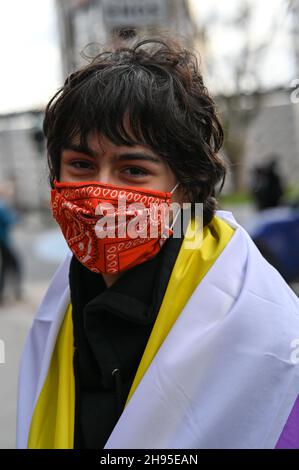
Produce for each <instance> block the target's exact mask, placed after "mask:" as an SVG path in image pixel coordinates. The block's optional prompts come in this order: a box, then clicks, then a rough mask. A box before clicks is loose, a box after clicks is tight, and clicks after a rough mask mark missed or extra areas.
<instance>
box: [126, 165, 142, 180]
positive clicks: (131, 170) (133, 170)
mask: <svg viewBox="0 0 299 470" xmlns="http://www.w3.org/2000/svg"><path fill="white" fill-rule="evenodd" d="M122 172H123V173H126V174H127V175H129V176H134V177H135V176H137V177H140V176H147V175H148V172H147V171H146V170H144V169H141V168H138V167H136V166H130V167H128V168H125V169H124V170H122Z"/></svg>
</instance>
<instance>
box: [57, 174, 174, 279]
mask: <svg viewBox="0 0 299 470" xmlns="http://www.w3.org/2000/svg"><path fill="white" fill-rule="evenodd" d="M54 188H55V189H53V190H52V191H51V208H52V213H53V217H54V218H55V219H56V221H57V222H58V224H59V226H60V228H61V231H62V233H63V236H64V238H65V239H66V242H67V244H68V246H69V248H70V249H71V250H72V252H73V253H74V255H75V256H76V257H77V259H78V260H79V261H80V262H81V263H82V264H83V265H84V266H86V267H87V268H88V269H90V270H91V271H93V272H96V273H118V272H121V271H125V270H127V269H130V268H132V267H133V266H135V265H137V264H139V263H142V262H144V261H147V260H149V259H151V258H152V257H153V256H155V255H156V254H157V253H158V251H159V250H160V248H161V246H162V245H163V243H164V241H165V239H166V238H167V237H168V236H170V235H171V234H172V230H171V229H168V228H166V226H165V225H164V218H163V216H161V214H162V213H163V211H159V210H157V207H161V206H163V205H164V207H165V206H166V207H167V208H168V207H169V205H170V201H171V193H167V192H159V191H154V190H147V189H143V188H132V187H128V186H126V187H123V186H114V185H110V184H106V183H105V184H104V183H97V182H87V183H59V182H57V181H55V182H54ZM120 202H121V203H122V205H120ZM107 203H109V204H110V205H111V206H113V208H114V214H113V217H114V219H115V226H116V227H117V226H118V220H119V219H120V216H121V215H122V216H125V220H126V225H128V223H129V222H130V221H132V220H133V218H134V217H136V215H137V212H138V210H140V209H138V210H134V209H132V207H133V206H132V205H133V204H136V205H137V207H139V206H138V204H140V205H142V207H144V209H143V211H144V212H143V213H144V214H146V219H145V220H146V227H145V228H146V230H147V234H148V235H149V236H143V237H142V236H137V237H135V238H132V237H130V236H129V235H130V233H128V231H127V230H126V231H125V236H121V237H119V236H117V233H116V236H114V237H110V236H106V237H104V238H100V237H99V236H98V233H97V223H98V222H99V220H101V217H102V215H101V207H102V206H103V207H105V204H107ZM119 207H121V208H123V209H122V210H120V209H119ZM152 208H154V210H152ZM125 228H126V227H125ZM152 228H155V229H156V230H154V231H153V233H155V234H156V236H154V237H152V236H150V235H151V233H152V231H151V229H152ZM162 236H163V237H165V238H163V237H162Z"/></svg>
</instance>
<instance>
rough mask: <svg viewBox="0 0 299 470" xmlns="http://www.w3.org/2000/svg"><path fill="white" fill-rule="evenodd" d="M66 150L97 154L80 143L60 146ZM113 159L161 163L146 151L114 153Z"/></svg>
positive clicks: (90, 154) (95, 155)
mask: <svg viewBox="0 0 299 470" xmlns="http://www.w3.org/2000/svg"><path fill="white" fill-rule="evenodd" d="M68 150H72V151H74V152H78V153H84V154H85V155H88V156H90V157H93V158H96V157H97V155H98V154H97V152H95V151H94V150H92V149H91V148H90V147H88V146H84V145H81V144H67V145H65V147H63V148H62V152H63V151H68ZM113 160H114V161H117V162H120V161H122V162H123V161H126V160H131V161H132V160H142V161H149V162H152V163H157V164H161V163H162V161H161V159H160V158H158V157H155V156H154V155H150V154H148V153H144V152H126V153H121V154H115V155H114V156H113Z"/></svg>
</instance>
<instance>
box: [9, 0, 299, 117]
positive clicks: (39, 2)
mask: <svg viewBox="0 0 299 470" xmlns="http://www.w3.org/2000/svg"><path fill="white" fill-rule="evenodd" d="M190 1H192V3H193V6H194V7H195V8H194V12H195V14H196V15H197V17H198V21H200V19H201V16H205V15H207V14H209V13H210V12H211V11H212V10H213V9H215V8H216V10H217V11H221V12H222V13H223V14H225V15H229V14H230V13H231V12H234V11H235V10H236V6H239V5H240V0H225V2H220V1H219V0H205V1H203V0H190ZM251 1H252V3H253V4H254V5H255V8H256V19H255V23H254V31H253V38H259V37H261V36H262V35H263V32H264V31H265V29H266V28H267V25H268V24H269V22H270V21H271V17H272V15H281V4H282V1H283V0H271V2H268V1H267V2H262V1H261V0H251ZM56 28H57V25H56V18H55V11H54V0H0V58H1V73H0V113H3V112H9V111H14V110H22V109H31V108H32V107H34V106H41V105H44V104H45V103H46V102H47V101H48V99H49V98H50V97H51V96H52V95H53V94H54V93H55V91H56V90H57V88H58V87H59V85H60V83H61V81H62V77H61V67H60V55H59V44H58V32H57V29H56ZM280 29H281V31H280V32H279V34H278V35H277V37H276V40H275V41H274V42H273V44H272V46H271V51H270V54H269V56H268V59H267V61H266V63H265V66H264V69H265V70H264V75H265V81H266V83H267V84H268V85H269V86H271V85H276V84H280V83H284V84H288V83H289V82H290V81H291V79H292V78H295V77H293V76H292V74H294V72H292V60H291V58H290V44H289V40H288V38H287V36H286V34H285V33H284V27H281V28H280ZM214 39H215V46H214V47H215V48H216V49H217V51H218V53H220V54H223V55H225V54H231V52H232V50H233V46H234V45H235V46H237V41H235V40H234V38H233V40H232V41H230V40H229V36H227V37H226V38H225V37H224V36H223V32H222V31H219V30H217V29H216V30H215V35H214Z"/></svg>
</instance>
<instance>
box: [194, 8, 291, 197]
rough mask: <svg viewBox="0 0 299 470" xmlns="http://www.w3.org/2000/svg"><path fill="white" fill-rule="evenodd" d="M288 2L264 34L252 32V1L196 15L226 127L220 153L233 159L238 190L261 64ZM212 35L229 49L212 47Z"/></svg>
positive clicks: (260, 91)
mask: <svg viewBox="0 0 299 470" xmlns="http://www.w3.org/2000/svg"><path fill="white" fill-rule="evenodd" d="M288 2H289V0H285V1H284V2H282V7H281V8H282V11H281V14H277V15H274V16H273V19H272V20H271V21H270V24H269V26H268V27H265V30H264V33H263V34H262V35H260V34H259V35H255V34H254V32H255V23H254V22H255V21H256V17H255V15H256V6H255V5H254V3H253V2H252V1H250V0H244V1H243V2H240V3H239V7H238V9H237V11H236V13H235V14H234V15H232V16H231V17H227V16H226V17H225V16H224V15H223V10H220V9H219V10H217V11H216V12H215V11H214V12H212V13H210V14H209V16H208V17H207V18H205V19H204V18H203V19H199V29H200V33H199V37H200V43H199V50H200V51H204V55H203V67H204V68H205V73H206V76H207V79H208V82H210V83H211V88H212V90H213V92H214V95H215V96H216V101H217V103H218V105H219V110H220V115H221V117H222V123H223V126H224V131H225V142H224V152H225V154H226V156H227V158H228V160H229V161H230V163H231V171H232V183H233V187H234V190H236V191H238V190H240V189H242V162H243V157H244V154H245V149H246V140H247V134H248V130H249V127H250V124H251V123H252V121H253V120H254V119H255V118H256V116H257V114H258V113H259V110H260V107H261V105H262V102H263V96H264V92H265V88H264V87H263V86H262V80H261V74H262V67H263V65H264V62H265V59H266V56H267V54H268V52H269V51H270V49H271V44H272V43H273V40H274V38H275V35H276V33H277V31H278V30H279V28H280V26H281V24H282V21H284V20H285V17H286V13H287V11H288ZM221 32H222V33H221ZM215 34H216V36H217V37H219V36H220V37H221V34H223V41H227V40H229V41H231V42H230V44H229V47H228V48H227V49H228V50H229V52H228V54H219V51H214V50H213V44H214V43H215V41H213V39H214V36H215ZM257 36H258V37H257ZM218 46H219V45H218ZM220 47H221V45H220ZM215 52H216V53H215Z"/></svg>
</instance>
